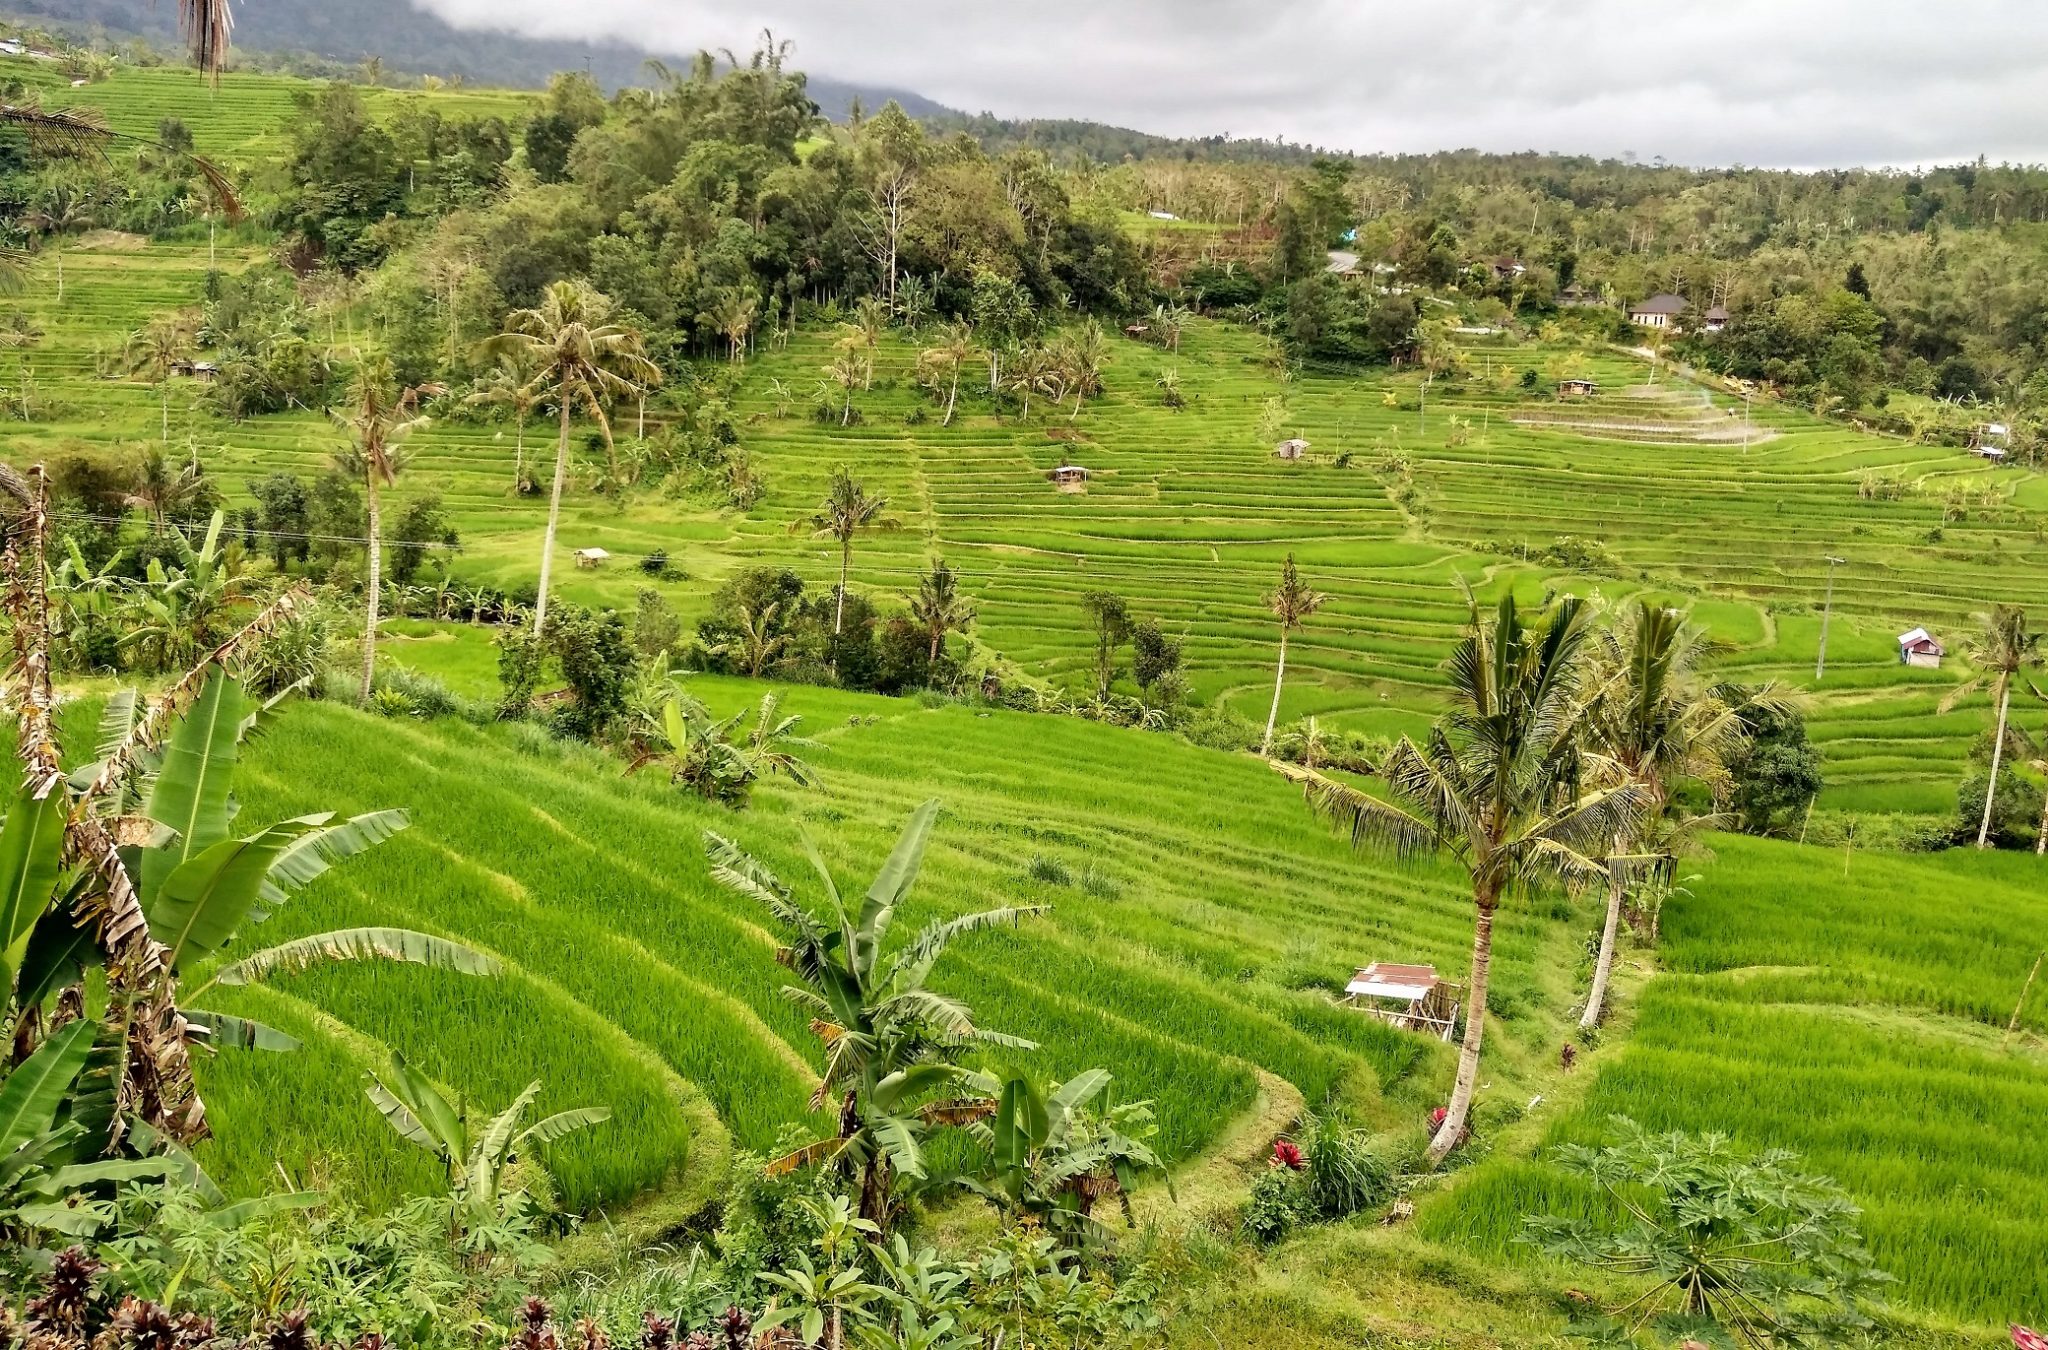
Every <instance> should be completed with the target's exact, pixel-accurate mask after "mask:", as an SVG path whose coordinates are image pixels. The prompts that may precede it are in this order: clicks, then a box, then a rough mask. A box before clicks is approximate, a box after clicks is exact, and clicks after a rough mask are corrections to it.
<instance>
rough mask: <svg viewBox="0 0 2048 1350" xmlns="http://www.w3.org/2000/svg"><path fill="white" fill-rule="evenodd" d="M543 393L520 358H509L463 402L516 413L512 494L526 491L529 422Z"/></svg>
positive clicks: (514, 415)
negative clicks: (519, 360)
mask: <svg viewBox="0 0 2048 1350" xmlns="http://www.w3.org/2000/svg"><path fill="white" fill-rule="evenodd" d="M541 396H542V391H541V390H539V389H537V388H535V387H534V386H533V384H532V383H531V382H530V376H529V372H528V371H527V370H526V369H525V367H523V366H521V365H520V364H519V363H518V361H517V359H516V358H514V357H511V356H507V357H505V358H503V359H502V360H500V361H499V363H498V368H497V370H495V371H493V372H492V373H491V374H489V375H487V376H485V377H484V378H483V379H481V380H479V381H477V386H476V392H474V393H472V394H471V395H470V396H469V397H468V398H467V399H465V400H463V401H464V402H465V403H467V404H469V405H470V406H471V407H476V408H491V407H496V408H504V409H506V410H508V411H509V412H511V414H512V491H513V493H514V494H523V493H524V492H525V491H526V487H527V479H526V419H527V418H529V417H531V416H533V413H534V410H535V409H536V408H538V407H540V406H541Z"/></svg>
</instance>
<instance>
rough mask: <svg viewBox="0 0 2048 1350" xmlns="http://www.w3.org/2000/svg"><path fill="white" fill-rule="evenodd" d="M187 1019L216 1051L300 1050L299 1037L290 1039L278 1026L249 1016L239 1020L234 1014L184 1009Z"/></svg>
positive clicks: (200, 1009) (201, 1009)
mask: <svg viewBox="0 0 2048 1350" xmlns="http://www.w3.org/2000/svg"><path fill="white" fill-rule="evenodd" d="M184 1013H185V1020H186V1021H187V1022H189V1023H191V1025H192V1026H193V1028H194V1029H195V1030H197V1031H199V1032H200V1033H201V1034H203V1035H204V1036H205V1037H206V1043H207V1044H208V1045H211V1046H214V1047H216V1048H218V1047H221V1046H227V1047H229V1048H231V1049H236V1050H296V1049H298V1048H299V1042H298V1040H297V1038H295V1037H292V1036H288V1035H286V1034H285V1033H284V1032H282V1031H279V1030H278V1029H277V1028H276V1027H273V1026H266V1025H265V1024H263V1023H262V1022H258V1021H255V1020H253V1019H251V1018H247V1017H236V1016H234V1015H233V1014H231V1013H218V1012H208V1011H206V1010H205V1009H204V1008H186V1009H184Z"/></svg>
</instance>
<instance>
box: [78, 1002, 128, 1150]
mask: <svg viewBox="0 0 2048 1350" xmlns="http://www.w3.org/2000/svg"><path fill="white" fill-rule="evenodd" d="M128 1024H129V1019H128V1017H127V1016H126V1005H117V1007H116V1008H114V1009H111V1010H109V1012H108V1015H107V1016H106V1017H104V1018H102V1019H101V1020H100V1022H99V1024H98V1026H97V1027H96V1028H95V1029H94V1031H93V1035H92V1048H91V1049H90V1050H88V1051H87V1052H86V1056H85V1067H84V1068H83V1069H81V1070H80V1071H79V1074H78V1077H77V1079H76V1080H75V1081H74V1082H73V1083H72V1086H71V1099H70V1101H69V1103H68V1105H67V1109H66V1110H65V1113H64V1114H65V1116H66V1118H67V1119H69V1120H70V1122H71V1123H72V1124H73V1125H76V1126H77V1127H78V1137H77V1139H76V1140H75V1141H74V1142H73V1145H72V1149H71V1156H72V1159H73V1160H74V1161H76V1162H87V1161H89V1160H91V1159H93V1158H97V1157H99V1156H100V1155H101V1154H103V1153H105V1152H106V1151H107V1146H108V1145H109V1144H110V1143H112V1142H113V1138H114V1117H115V1115H116V1113H117V1112H118V1111H119V1110H120V1106H121V1085H122V1084H123V1083H124V1082H125V1081H126V1080H127V1077H128Z"/></svg>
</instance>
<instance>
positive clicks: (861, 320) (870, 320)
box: [852, 295, 889, 390]
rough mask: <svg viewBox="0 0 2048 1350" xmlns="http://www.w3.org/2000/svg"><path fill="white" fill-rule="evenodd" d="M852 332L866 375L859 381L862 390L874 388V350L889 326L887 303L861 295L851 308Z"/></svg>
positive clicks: (877, 297) (877, 298) (874, 297)
mask: <svg viewBox="0 0 2048 1350" xmlns="http://www.w3.org/2000/svg"><path fill="white" fill-rule="evenodd" d="M852 326H853V331H854V333H855V334H857V335H858V336H859V338H860V345H861V353H862V358H861V360H862V365H863V366H864V367H865V369H866V374H865V375H864V377H863V378H862V380H861V386H860V387H861V388H862V389H864V390H865V389H873V388H874V387H875V349H876V348H877V347H878V346H880V345H881V342H882V333H883V331H884V330H885V329H887V328H888V326H889V305H888V302H887V301H885V300H883V299H881V298H880V297H879V296H873V295H863V296H862V297H861V298H860V300H859V302H858V303H857V304H855V305H854V307H853V325H852Z"/></svg>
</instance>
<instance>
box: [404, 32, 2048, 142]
mask: <svg viewBox="0 0 2048 1350" xmlns="http://www.w3.org/2000/svg"><path fill="white" fill-rule="evenodd" d="M413 2H414V3H415V4H416V5H418V6H420V7H421V8H424V9H427V10H430V11H432V12H433V13H436V14H438V15H440V16H441V17H443V18H445V19H448V20H449V21H450V22H453V23H456V24H458V25H464V26H469V27H490V28H510V29H512V30H514V31H518V32H523V33H528V34H533V35H539V36H551V37H589V38H601V37H612V38H621V39H625V40H627V41H631V42H634V43H637V44H639V45H641V46H644V47H647V48H649V49H652V50H657V51H672V52H681V53H686V52H689V51H693V50H695V49H696V48H698V47H713V48H716V47H721V46H724V47H731V48H733V49H735V50H739V51H744V50H746V49H747V48H748V47H750V46H751V45H752V43H753V40H754V38H755V35H756V34H757V33H758V32H759V31H760V30H761V29H762V28H764V27H765V28H770V29H773V30H774V32H775V33H776V35H777V36H778V37H787V38H793V39H794V40H795V42H796V55H795V60H796V63H797V64H798V65H799V66H802V67H804V68H806V69H810V70H815V71H819V72H823V73H829V74H831V75H833V76H836V77H838V78H840V79H845V80H853V81H858V82H861V83H866V84H878V85H890V86H898V87H904V88H909V89H914V90H916V91H917V92H919V93H922V94H925V95H927V96H928V97H931V98H935V99H937V100H939V101H940V102H942V103H946V104H950V105H952V106H954V107H958V108H964V109H967V110H969V111H981V110H983V109H987V110H989V111H993V112H996V113H999V114H1002V115H1004V116H1011V117H1079V118H1090V119H1094V120H1098V121H1105V122H1112V123H1116V124H1119V125H1123V126H1132V127H1137V128H1140V129H1142V130H1146V131H1154V132H1159V133H1162V134H1168V135H1207V134H1214V133H1217V132H1229V133H1232V134H1235V135H1240V136H1268V137H1272V136H1284V137H1285V138H1287V139H1288V140H1290V141H1297V142H1308V143H1312V144H1319V145H1326V146H1333V147H1340V148H1343V149H1349V150H1358V151H1376V150H1389V151H1398V150H1416V151H1424V150H1439V149H1454V148H1459V147H1465V146H1472V147H1477V148H1480V149H1485V150H1527V149H1534V150H1560V151H1567V152H1583V153H1591V154H1618V153H1620V152H1622V151H1625V150H1628V151H1634V152H1635V153H1636V154H1637V155H1639V156H1640V157H1642V158H1644V159H1649V158H1652V157H1653V156H1658V155H1662V156H1664V157H1665V158H1667V159H1671V160H1674V161H1679V162H1684V163H1700V164H1706V163H1714V164H1726V163H1736V162H1740V163H1745V164H1765V165H1793V166H1804V167H1812V166H1820V165H1853V164H1905V165H1911V164H1921V163H1932V162H1936V161H1939V160H1954V159H1960V158H1965V157H1974V156H1976V155H1978V154H1985V155H1988V156H1989V157H1990V158H1992V159H1993V160H2000V159H2010V160H2020V161H2029V162H2031V161H2036V160H2041V159H2048V81H2043V80H2041V78H2040V76H2039V72H2040V70H2041V69H2042V68H2043V67H2044V65H2048V8H2043V7H2041V6H2039V5H2038V4H2036V3H2034V2H2033V0H1946V2H1945V3H1941V4H1926V3H1924V0H1717V2H1715V3H1702V2H1701V0H1663V2H1662V3H1657V2H1656V0H1463V2H1462V3H1460V4H1457V5H1455V6H1450V5H1437V4H1430V3H1427V0H1350V2H1349V3H1346V2H1345V0H1027V3H1022V4H1015V3H1006V4H1002V5H992V4H987V3H984V2H982V0H947V2H946V3H940V2H939V0H889V3H886V4H883V3H875V2H874V0H766V3H740V2H739V0H576V3H574V4H563V3H561V0H413Z"/></svg>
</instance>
